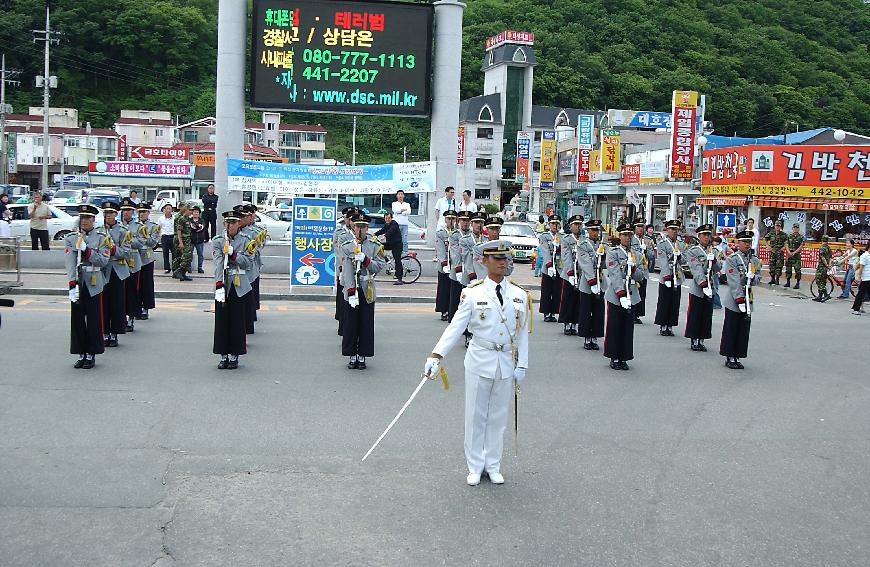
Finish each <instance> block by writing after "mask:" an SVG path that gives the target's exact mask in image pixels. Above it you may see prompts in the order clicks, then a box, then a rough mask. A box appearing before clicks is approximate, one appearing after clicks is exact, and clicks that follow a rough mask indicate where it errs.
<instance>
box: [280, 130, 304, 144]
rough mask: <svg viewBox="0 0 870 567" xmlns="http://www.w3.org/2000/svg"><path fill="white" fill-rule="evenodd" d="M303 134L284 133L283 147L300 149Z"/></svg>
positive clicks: (282, 138) (282, 137) (282, 136)
mask: <svg viewBox="0 0 870 567" xmlns="http://www.w3.org/2000/svg"><path fill="white" fill-rule="evenodd" d="M301 137H302V133H301V132H284V133H282V134H281V145H282V146H290V147H291V148H298V147H299V146H301V145H302V140H301Z"/></svg>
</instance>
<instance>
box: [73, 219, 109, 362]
mask: <svg viewBox="0 0 870 567" xmlns="http://www.w3.org/2000/svg"><path fill="white" fill-rule="evenodd" d="M77 212H78V223H79V227H78V231H76V232H74V233H71V234H69V235H67V237H66V238H65V239H64V254H65V265H66V274H67V280H69V300H70V347H69V351H70V354H76V355H78V357H79V358H78V360H76V362H75V364H74V365H73V368H84V369H86V370H87V369H91V368H93V367H94V365H95V364H96V362H95V359H96V356H97V355H98V354H103V352H105V342H104V338H103V314H102V310H103V296H102V294H103V288H104V286H105V284H106V279H105V274H104V272H103V268H105V267H106V266H107V265H108V263H109V255H110V254H111V247H110V244H109V238H108V235H107V234H106V232H104V231H103V230H101V229H100V230H98V229H95V228H94V219H95V217H96V215H97V213H99V212H100V211H99V209H98V208H97V207H95V206H93V205H79V206H78V207H77Z"/></svg>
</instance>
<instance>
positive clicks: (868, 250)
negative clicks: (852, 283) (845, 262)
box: [852, 242, 870, 315]
mask: <svg viewBox="0 0 870 567" xmlns="http://www.w3.org/2000/svg"><path fill="white" fill-rule="evenodd" d="M855 278H857V279H858V281H860V282H861V283H860V284H859V285H858V292H857V293H856V294H855V301H854V302H853V303H852V315H860V314H861V313H863V312H864V307H863V305H864V300H865V299H867V297H868V296H870V242H868V243H867V244H865V245H864V253H863V254H861V256H860V257H859V258H858V261H857V262H856V263H855Z"/></svg>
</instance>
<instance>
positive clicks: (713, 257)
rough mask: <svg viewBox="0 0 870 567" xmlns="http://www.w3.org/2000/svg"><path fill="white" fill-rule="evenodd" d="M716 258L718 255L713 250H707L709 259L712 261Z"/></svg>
mask: <svg viewBox="0 0 870 567" xmlns="http://www.w3.org/2000/svg"><path fill="white" fill-rule="evenodd" d="M714 259H716V255H715V254H713V253H712V252H707V260H709V261H711V262H712V261H713V260H714Z"/></svg>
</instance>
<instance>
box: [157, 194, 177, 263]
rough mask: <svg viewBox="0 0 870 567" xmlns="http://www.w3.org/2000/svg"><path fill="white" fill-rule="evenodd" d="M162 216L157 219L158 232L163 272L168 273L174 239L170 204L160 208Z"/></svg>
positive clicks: (173, 224)
mask: <svg viewBox="0 0 870 567" xmlns="http://www.w3.org/2000/svg"><path fill="white" fill-rule="evenodd" d="M161 212H162V213H163V216H161V217H160V218H159V219H157V226H158V227H159V230H158V234H159V235H160V248H161V249H162V250H163V273H165V274H168V273H169V272H171V271H172V258H171V257H170V256H171V255H172V252H173V248H174V246H175V245H174V243H173V241H174V239H175V219H174V218H172V205H170V204H169V203H166V204H165V205H163V208H162V209H161Z"/></svg>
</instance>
